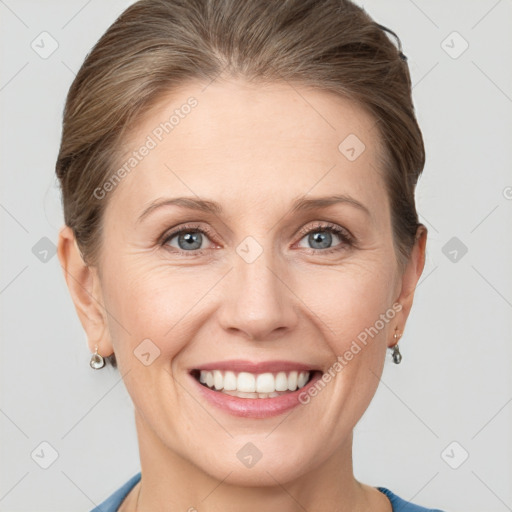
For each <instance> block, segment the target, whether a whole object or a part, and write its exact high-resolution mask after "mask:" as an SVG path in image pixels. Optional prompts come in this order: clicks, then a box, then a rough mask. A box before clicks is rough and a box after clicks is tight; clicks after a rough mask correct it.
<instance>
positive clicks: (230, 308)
mask: <svg viewBox="0 0 512 512" xmlns="http://www.w3.org/2000/svg"><path fill="white" fill-rule="evenodd" d="M285 274H286V272H285V271H284V272H283V270H282V269H281V270H279V267H278V266H277V265H276V262H275V261H274V260H273V258H272V254H271V251H263V253H262V254H261V255H260V256H259V257H258V258H257V259H256V260H255V261H253V262H251V263H248V262H247V261H245V260H244V259H243V258H241V257H239V256H238V255H237V254H235V258H234V268H233V270H232V271H231V272H230V273H229V276H228V277H227V282H226V283H225V286H226V289H225V291H224V293H225V295H224V297H223V301H222V306H221V308H220V311H219V313H218V314H219V317H220V323H221V325H222V327H223V329H225V330H226V331H228V332H230V333H232V334H238V335H240V334H242V335H243V336H245V337H246V338H248V339H250V340H254V341H272V340H275V339H276V338H278V337H281V336H283V335H284V334H285V333H288V332H289V331H291V330H292V329H293V328H294V327H295V326H296V325H297V322H298V318H299V316H298V311H297V304H298V302H299V301H298V300H297V298H296V297H295V296H294V294H293V292H292V291H291V290H290V288H289V285H288V283H287V282H286V281H287V279H286V275H285Z"/></svg>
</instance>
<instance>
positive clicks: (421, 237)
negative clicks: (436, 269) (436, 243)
mask: <svg viewBox="0 0 512 512" xmlns="http://www.w3.org/2000/svg"><path fill="white" fill-rule="evenodd" d="M427 233H428V231H427V228H426V227H425V226H424V225H423V224H420V225H419V226H418V229H417V231H416V240H415V242H414V247H413V248H412V251H411V255H410V257H409V260H408V262H407V264H406V266H405V269H404V271H403V273H402V277H401V280H400V281H401V291H400V295H399V297H398V299H397V300H396V302H399V303H400V304H401V305H402V309H401V311H400V313H399V315H397V317H396V318H397V324H396V327H397V328H398V331H397V333H398V334H401V333H403V331H404V328H405V323H406V322H407V318H408V317H409V313H410V311H411V307H412V302H413V299H414V292H415V291H416V285H417V284H418V281H419V279H420V277H421V274H422V273H423V268H424V267H425V248H426V244H427ZM395 343H396V340H395V339H394V338H393V337H392V338H391V344H390V345H389V346H390V347H391V346H393V345H394V344H395Z"/></svg>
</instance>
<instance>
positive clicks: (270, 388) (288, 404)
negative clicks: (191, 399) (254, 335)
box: [188, 360, 323, 418]
mask: <svg viewBox="0 0 512 512" xmlns="http://www.w3.org/2000/svg"><path fill="white" fill-rule="evenodd" d="M188 374H189V378H190V379H191V382H192V383H193V388H194V389H196V390H197V393H198V395H199V397H200V398H201V399H202V400H206V402H207V403H208V404H210V405H211V406H213V407H214V408H216V409H218V410H220V411H222V412H224V413H228V414H230V415H233V416H239V417H244V418H268V417H271V416H276V415H279V414H282V413H284V412H286V411H288V410H290V409H293V408H294V407H297V406H299V405H301V402H300V400H299V396H300V394H301V393H305V392H307V390H308V389H309V388H310V387H311V386H314V384H315V382H316V381H317V380H319V379H320V378H322V374H323V372H322V370H320V368H319V367H312V366H310V365H305V364H301V363H295V362H292V361H267V362H260V363H254V362H250V361H240V360H236V361H218V362H212V363H209V364H205V365H201V366H199V367H196V368H193V369H191V370H189V372H188ZM308 407H309V406H308ZM308 410H309V409H308Z"/></svg>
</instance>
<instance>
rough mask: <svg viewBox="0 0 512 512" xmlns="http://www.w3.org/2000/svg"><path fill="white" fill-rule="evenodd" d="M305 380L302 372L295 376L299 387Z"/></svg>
mask: <svg viewBox="0 0 512 512" xmlns="http://www.w3.org/2000/svg"><path fill="white" fill-rule="evenodd" d="M307 380H308V379H307V377H306V374H305V373H304V372H300V373H299V376H298V378H297V386H298V387H299V388H303V387H304V386H305V385H306V382H307ZM215 382H217V381H215Z"/></svg>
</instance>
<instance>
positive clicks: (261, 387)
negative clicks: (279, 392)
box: [256, 373, 276, 393]
mask: <svg viewBox="0 0 512 512" xmlns="http://www.w3.org/2000/svg"><path fill="white" fill-rule="evenodd" d="M275 390H276V385H275V380H274V376H273V375H272V374H271V373H261V374H260V375H258V377H257V378H256V391H257V392H258V393H272V392H273V391H275Z"/></svg>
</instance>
